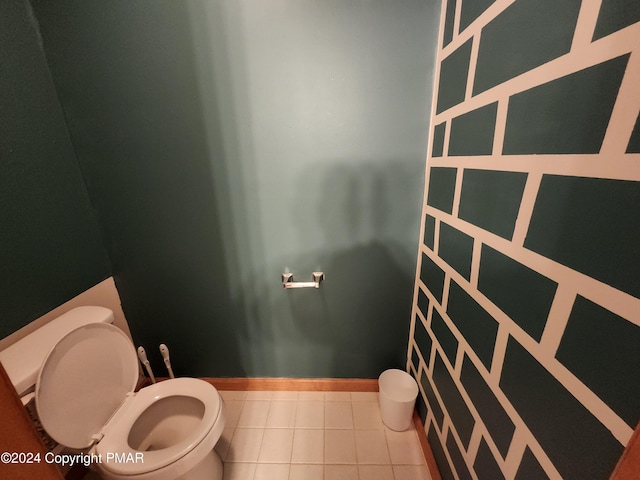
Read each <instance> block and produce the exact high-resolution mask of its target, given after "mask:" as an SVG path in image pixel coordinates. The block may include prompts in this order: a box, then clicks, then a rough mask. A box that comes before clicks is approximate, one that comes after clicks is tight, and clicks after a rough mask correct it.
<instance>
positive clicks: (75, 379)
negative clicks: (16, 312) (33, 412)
mask: <svg viewBox="0 0 640 480" xmlns="http://www.w3.org/2000/svg"><path fill="white" fill-rule="evenodd" d="M138 372H139V370H138V360H137V356H136V352H135V349H134V347H133V345H132V344H131V341H130V340H129V338H128V337H127V336H126V335H125V334H124V332H122V330H120V329H118V328H117V327H114V326H113V325H110V324H108V323H88V324H86V325H83V326H80V327H78V328H75V329H73V330H71V331H70V332H69V333H67V334H66V335H65V336H64V337H62V338H61V339H60V340H59V341H58V342H57V343H56V344H55V346H54V347H53V348H52V349H51V351H50V352H49V354H48V355H47V356H46V358H45V360H44V362H43V364H42V368H41V369H40V370H39V373H38V377H37V381H36V388H35V402H36V407H37V411H38V416H39V418H40V421H41V423H42V426H43V427H44V429H45V430H46V431H47V433H48V434H49V435H50V436H51V437H52V438H53V439H54V440H56V441H57V442H58V443H60V444H61V445H64V446H67V447H70V448H73V449H76V450H80V451H83V452H86V453H88V454H90V455H91V458H92V459H93V460H92V462H91V464H92V467H93V468H95V470H96V471H97V473H98V474H99V475H100V476H101V477H102V478H105V479H129V480H143V479H144V480H178V479H179V480H200V479H208V480H221V479H222V470H223V467H222V461H221V460H220V458H219V456H218V455H217V453H216V452H215V450H214V447H215V445H216V443H217V441H218V440H219V438H220V436H221V434H222V430H223V428H224V424H225V408H224V402H223V400H222V398H221V397H220V395H219V393H218V391H217V390H216V389H215V387H213V386H212V385H210V384H209V383H207V382H205V381H203V380H199V379H195V378H176V379H171V380H166V381H163V382H159V383H156V384H154V385H151V386H148V387H146V388H143V389H141V390H140V391H138V392H134V389H135V385H136V383H137V380H138Z"/></svg>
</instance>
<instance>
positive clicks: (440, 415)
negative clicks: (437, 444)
mask: <svg viewBox="0 0 640 480" xmlns="http://www.w3.org/2000/svg"><path fill="white" fill-rule="evenodd" d="M420 385H422V389H423V390H424V393H425V395H426V396H427V399H426V400H427V403H428V406H429V408H431V413H432V415H433V418H434V420H435V421H436V424H437V425H438V428H440V430H441V431H442V422H443V421H444V412H443V410H442V405H440V402H439V401H438V399H437V398H436V395H435V394H434V393H433V385H431V381H430V380H429V378H428V377H427V375H426V374H425V372H424V371H423V372H422V375H421V376H420Z"/></svg>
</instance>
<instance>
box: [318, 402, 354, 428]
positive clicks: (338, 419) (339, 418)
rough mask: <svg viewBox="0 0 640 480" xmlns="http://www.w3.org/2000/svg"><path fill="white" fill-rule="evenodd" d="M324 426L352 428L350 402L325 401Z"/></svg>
mask: <svg viewBox="0 0 640 480" xmlns="http://www.w3.org/2000/svg"><path fill="white" fill-rule="evenodd" d="M324 428H337V429H353V413H352V409H351V402H325V403H324Z"/></svg>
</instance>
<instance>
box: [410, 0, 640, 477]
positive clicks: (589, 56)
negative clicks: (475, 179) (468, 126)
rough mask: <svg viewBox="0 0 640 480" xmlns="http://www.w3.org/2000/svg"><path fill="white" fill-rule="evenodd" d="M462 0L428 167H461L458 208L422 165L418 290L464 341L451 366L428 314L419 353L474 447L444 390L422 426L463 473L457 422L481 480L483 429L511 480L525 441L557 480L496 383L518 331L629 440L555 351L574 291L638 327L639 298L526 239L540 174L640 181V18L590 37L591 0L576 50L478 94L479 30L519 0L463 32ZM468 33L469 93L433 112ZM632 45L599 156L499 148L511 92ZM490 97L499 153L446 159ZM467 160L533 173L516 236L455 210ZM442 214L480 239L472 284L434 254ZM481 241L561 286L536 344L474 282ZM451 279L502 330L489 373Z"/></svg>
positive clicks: (503, 2) (442, 53)
mask: <svg viewBox="0 0 640 480" xmlns="http://www.w3.org/2000/svg"><path fill="white" fill-rule="evenodd" d="M450 1H452V0H450ZM455 1H456V6H455V15H454V27H453V32H452V33H453V35H452V41H451V42H450V43H449V44H448V45H447V46H446V47H444V48H443V47H442V43H443V36H444V24H445V16H446V7H447V5H446V4H447V2H446V1H444V2H443V4H442V9H441V16H440V18H441V23H440V25H441V28H440V35H439V37H438V38H439V40H438V41H439V45H438V55H437V57H438V60H437V66H436V74H435V81H434V84H435V89H434V101H433V104H432V112H431V125H438V124H441V123H443V122H444V124H445V135H444V137H445V138H444V145H443V156H442V157H437V158H432V157H431V149H432V143H433V138H431V142H430V144H429V145H430V146H429V150H428V151H429V154H428V164H427V166H428V167H450V168H457V169H458V171H457V176H456V187H455V196H454V207H453V211H452V214H451V215H449V214H447V213H444V212H441V211H439V210H437V209H435V208H433V207H430V206H427V205H426V199H427V195H428V191H427V190H428V176H429V168H427V171H426V172H425V194H424V203H423V205H424V208H423V218H422V225H421V238H423V235H424V220H425V213H428V214H429V215H431V216H432V217H434V218H435V225H436V226H435V229H434V230H435V231H434V251H433V252H431V251H430V250H429V249H427V248H426V247H424V246H423V245H421V247H420V248H419V252H418V262H417V263H418V265H417V268H416V279H417V281H416V290H415V294H416V295H417V288H422V289H423V291H424V292H425V294H426V295H427V297H428V298H429V301H430V306H429V310H430V311H429V312H428V314H427V316H428V317H430V316H431V315H432V311H431V310H432V309H433V308H438V311H439V313H440V314H441V316H442V318H443V320H444V321H445V323H446V324H447V326H448V327H449V329H450V330H451V332H452V333H453V335H454V336H455V337H456V338H457V340H458V342H459V345H458V352H457V356H456V359H455V362H454V365H451V364H450V362H449V359H448V358H447V357H446V355H444V353H443V352H442V348H441V346H440V345H439V342H438V341H437V339H435V338H434V337H435V336H434V335H433V333H432V332H431V330H430V322H428V323H429V325H428V326H429V328H428V329H427V332H428V334H429V335H430V337H431V338H432V342H433V345H434V347H432V349H431V354H430V358H429V359H428V362H425V360H426V359H423V358H422V352H419V358H420V359H422V361H423V362H424V363H423V364H422V365H421V366H420V368H423V369H424V371H425V373H426V374H427V376H428V377H429V381H431V382H432V383H433V380H432V370H433V364H434V358H435V354H436V351H440V355H441V358H442V359H443V362H444V364H445V368H447V369H448V370H449V374H450V375H451V376H452V378H453V380H454V383H455V384H456V386H457V388H458V389H459V390H460V393H461V395H462V397H463V399H464V401H465V403H466V404H467V406H468V408H469V410H470V411H471V414H472V415H473V417H474V418H475V420H476V425H475V427H474V430H473V432H472V435H471V440H470V444H469V448H468V449H467V451H466V452H465V451H464V450H463V449H462V448H460V439H459V436H458V434H457V432H456V430H455V427H454V426H453V424H452V422H451V419H450V417H449V414H448V412H447V406H446V405H445V404H444V402H442V398H441V397H440V393H439V392H438V391H437V390H435V389H434V394H435V396H436V398H438V400H439V401H440V403H441V405H442V406H443V411H444V415H445V416H444V421H443V430H442V434H440V433H439V432H438V428H437V427H436V426H435V420H434V418H433V415H432V410H431V409H429V412H428V414H427V420H426V421H425V428H428V427H429V422H431V423H433V424H434V428H435V431H436V434H437V436H438V438H439V439H440V443H441V444H442V447H443V449H444V451H445V456H446V458H447V461H448V462H449V464H450V466H451V469H452V471H453V472H454V476H456V478H457V475H456V473H455V467H454V466H453V462H452V461H451V458H450V455H449V453H448V452H447V449H446V443H445V440H446V436H447V431H448V430H451V434H452V435H453V438H454V440H455V441H456V442H457V444H458V448H460V451H461V453H462V455H463V458H464V459H465V462H466V463H467V465H468V467H469V471H470V472H471V476H472V477H473V478H474V480H477V477H476V475H475V473H474V472H473V468H472V467H473V462H474V460H475V456H476V453H477V449H478V446H479V444H480V439H481V437H485V439H486V441H487V444H488V445H489V448H490V449H491V451H492V453H493V455H494V456H495V458H496V461H497V462H498V464H499V466H500V468H501V469H502V470H503V472H504V473H505V478H506V479H507V480H512V479H513V478H514V476H515V474H516V472H517V470H518V467H519V465H520V462H521V460H522V455H523V453H524V452H525V449H526V448H527V447H528V448H529V449H530V450H531V451H532V452H533V454H534V455H535V456H536V458H537V460H538V462H539V463H540V465H541V466H542V468H543V469H544V470H545V471H546V473H547V475H548V476H549V478H551V479H552V480H561V476H560V474H559V473H558V471H557V470H556V469H555V467H554V465H553V464H552V463H551V461H550V460H549V458H548V456H547V455H546V453H545V452H544V451H543V449H542V448H541V446H540V445H539V444H538V442H537V441H536V439H535V438H534V436H533V435H532V433H531V432H530V431H529V430H528V427H527V426H526V425H525V424H524V422H523V421H522V419H521V418H520V417H519V415H518V413H517V412H516V411H515V409H514V408H513V407H512V406H511V404H510V402H509V401H508V399H507V398H506V396H505V395H504V394H503V393H502V391H501V389H500V388H499V382H500V373H501V370H502V365H503V362H504V355H505V350H506V344H507V340H508V338H509V336H512V337H513V338H515V339H516V341H518V342H519V343H520V344H521V345H522V346H523V347H524V348H525V349H526V350H527V351H529V352H530V353H531V355H533V356H534V358H536V360H537V361H539V362H540V364H541V365H542V366H543V367H544V368H546V369H547V370H548V371H549V372H550V374H551V375H552V376H553V377H555V378H556V379H557V380H558V381H559V382H560V383H561V384H562V385H563V386H564V387H565V388H566V389H567V390H568V391H569V392H570V393H571V394H573V395H574V396H575V397H576V398H577V399H578V400H579V401H580V402H581V403H582V404H583V405H584V406H585V408H587V409H588V410H589V411H590V412H591V413H592V414H593V415H594V416H595V417H596V418H597V419H598V420H600V421H601V422H602V423H603V424H604V426H605V427H606V428H608V429H609V430H610V431H611V432H612V433H613V434H614V436H615V437H616V438H617V439H618V440H619V441H620V442H621V443H622V444H626V443H627V441H628V440H629V438H630V436H631V433H632V429H631V428H630V427H629V426H628V425H626V423H625V422H624V421H622V419H621V418H619V417H618V416H617V414H616V413H615V412H613V411H612V410H611V409H610V408H609V407H608V406H607V405H606V404H605V403H604V402H603V401H602V400H601V399H599V398H598V397H597V396H596V395H595V394H594V393H593V392H592V391H591V390H589V389H588V388H587V387H586V386H585V385H584V384H583V383H582V382H581V381H580V380H579V379H578V378H577V377H575V376H574V375H573V374H572V373H571V372H570V371H569V370H568V369H567V368H566V367H564V366H563V365H562V364H561V363H560V362H558V361H557V360H556V359H555V353H556V351H557V349H558V346H559V344H560V342H561V339H562V335H563V333H564V330H565V328H566V324H567V321H568V319H569V315H570V312H571V309H572V306H573V303H574V301H575V298H576V296H577V295H581V296H583V297H585V298H587V299H589V300H591V301H593V302H595V303H596V304H598V305H601V306H602V307H603V308H606V309H608V310H610V311H611V312H613V313H615V314H617V315H619V316H621V317H623V318H626V319H627V320H629V321H630V322H632V323H633V324H635V325H638V326H640V299H639V298H636V297H633V296H632V295H629V294H627V293H624V292H622V291H619V290H617V289H615V288H613V287H611V286H609V285H607V284H605V283H603V282H600V281H598V280H596V279H593V278H590V277H588V276H587V275H584V274H582V273H580V272H577V271H574V270H572V269H570V268H568V267H565V266H564V265H561V264H559V263H557V262H554V261H553V260H551V259H548V258H546V257H543V256H541V255H539V254H536V253H535V252H532V251H529V250H527V249H525V248H524V247H523V245H524V241H525V238H526V234H527V230H528V227H529V222H530V219H531V215H532V213H533V208H534V204H535V199H536V196H537V193H538V189H539V186H540V182H541V179H542V177H543V175H565V176H581V177H588V178H603V179H614V180H631V181H640V154H625V151H626V147H627V142H628V139H629V137H630V135H631V132H632V130H633V128H634V125H635V122H636V119H637V117H638V111H639V110H640V95H639V94H638V85H640V42H638V39H640V22H638V23H636V24H634V25H630V26H628V27H626V28H623V29H621V30H620V31H618V32H615V33H613V34H611V35H608V36H606V37H604V38H601V39H598V40H597V41H595V42H592V41H591V39H592V37H593V32H594V29H595V25H596V23H597V19H598V15H599V10H600V6H601V3H602V0H584V1H583V2H582V4H581V7H580V12H579V15H578V19H577V23H576V28H575V31H574V36H573V41H572V44H571V49H570V52H569V53H567V54H566V55H563V56H561V57H558V58H556V59H554V60H552V61H550V62H547V63H546V64H544V65H541V66H539V67H537V68H534V69H532V70H530V71H527V72H525V73H523V74H521V75H519V76H517V77H514V78H512V79H510V80H508V81H506V82H504V83H502V84H500V85H498V86H496V87H493V88H491V89H489V90H487V91H485V92H482V93H480V94H478V95H477V96H475V97H472V96H471V93H472V91H473V90H472V89H473V85H472V82H473V78H474V73H475V65H476V63H477V56H478V51H479V40H480V34H481V31H482V28H483V27H484V26H485V25H486V24H487V23H488V22H489V21H491V20H493V19H494V18H495V17H497V16H498V15H499V14H500V13H501V12H502V11H504V10H505V9H506V8H508V7H509V6H510V5H511V4H513V3H514V1H515V0H497V1H496V2H494V3H493V4H492V5H491V6H490V7H489V8H488V9H487V10H486V11H485V12H484V13H483V14H482V15H480V16H479V17H478V18H477V19H476V20H474V21H473V22H472V23H471V25H469V26H468V27H467V28H466V29H465V30H464V31H462V32H460V17H461V2H460V0H455ZM471 38H473V40H472V49H471V50H472V51H471V58H470V68H469V72H468V78H467V85H466V91H465V101H463V102H462V103H460V104H458V105H455V106H453V107H451V108H449V109H448V110H446V111H444V112H442V113H440V114H436V113H435V108H436V101H437V92H438V87H439V85H438V83H439V78H440V62H441V60H442V59H443V58H446V57H448V56H449V55H450V54H451V53H453V52H454V51H455V50H457V49H458V48H459V47H460V46H461V45H463V44H464V43H466V42H467V41H468V40H469V39H471ZM634 50H635V51H634ZM627 53H631V55H630V57H629V62H628V64H627V70H626V72H625V75H624V78H623V80H622V83H621V85H620V90H619V92H618V96H617V99H616V102H615V105H614V108H613V112H612V115H611V118H610V122H609V125H608V128H607V131H606V133H605V137H604V140H603V143H602V148H601V151H600V154H595V155H514V156H507V155H502V149H503V145H504V131H505V125H506V117H507V113H508V100H509V98H510V97H511V96H512V95H514V94H517V93H519V92H522V91H525V90H529V89H531V88H533V87H536V86H538V85H542V84H545V83H548V82H550V81H553V80H556V79H558V78H561V77H564V76H566V75H569V74H572V73H575V72H577V71H580V70H583V69H585V68H589V67H591V66H594V65H597V64H600V63H602V62H605V61H607V60H610V59H613V58H616V57H618V56H621V55H624V54H627ZM493 102H498V111H497V116H496V129H495V132H494V144H493V155H492V156H490V157H487V156H483V157H449V156H448V153H449V152H448V148H449V141H450V130H451V120H452V119H453V118H455V117H457V116H459V115H461V114H464V113H467V112H469V111H472V110H475V109H477V108H480V107H482V106H485V105H488V104H491V103H493ZM432 132H433V128H432V131H431V132H430V137H432V136H433V135H432ZM465 168H468V169H480V170H497V171H509V172H524V173H527V174H528V177H527V183H526V185H525V190H524V193H523V197H522V200H521V205H520V209H519V214H518V219H517V220H516V225H515V229H514V234H513V239H512V241H508V240H505V239H503V238H501V237H499V236H497V235H494V234H491V233H490V232H487V231H485V230H482V229H481V228H478V227H476V226H474V225H472V224H469V223H467V222H465V221H463V220H461V219H458V218H456V217H457V214H458V211H459V202H460V192H461V181H462V174H463V169H465ZM441 221H445V222H447V224H449V225H451V226H452V227H454V228H457V229H458V230H460V231H461V232H463V233H465V234H467V235H470V236H471V237H473V238H474V245H473V252H472V269H471V277H470V281H469V282H468V281H467V280H465V279H464V278H463V277H462V276H460V275H459V274H458V273H457V272H456V271H454V270H453V269H452V268H451V267H449V266H448V265H447V264H446V262H444V261H443V260H442V259H441V258H440V257H438V256H437V252H438V250H439V232H440V222H441ZM482 244H486V245H488V246H490V247H491V248H494V249H496V250H498V251H499V252H502V253H503V254H506V255H508V256H509V257H511V258H513V259H514V260H515V261H518V262H520V263H522V264H523V265H525V266H527V267H529V268H531V269H533V270H534V271H537V272H538V273H540V274H542V275H544V276H546V277H548V278H550V279H551V280H553V281H555V282H556V283H557V284H558V288H557V291H556V294H555V296H554V299H553V303H552V305H551V308H550V311H549V315H548V319H547V322H546V324H545V329H544V331H543V334H542V337H541V340H540V342H539V343H538V342H536V341H535V340H534V339H532V338H531V337H529V335H528V334H527V333H526V332H524V330H522V329H521V328H520V327H519V326H518V325H517V324H516V323H515V322H514V321H512V320H511V319H510V318H509V317H507V316H506V315H505V314H504V313H503V312H502V311H501V310H500V309H499V308H498V307H497V306H495V305H494V304H493V303H492V302H490V301H489V300H488V299H487V298H486V297H484V295H482V294H481V293H480V292H479V291H478V290H477V284H478V272H479V264H480V260H481V258H480V257H481V246H482ZM422 254H426V255H427V256H429V258H430V259H431V260H432V261H433V262H434V263H436V264H437V265H438V266H439V267H440V268H442V269H443V271H444V272H445V285H444V288H443V302H442V303H443V305H442V306H440V304H439V303H438V301H437V300H436V299H435V298H434V297H433V295H431V292H429V291H428V290H427V289H426V287H425V286H424V285H423V284H422V282H421V281H420V280H419V275H420V266H421V258H422ZM451 280H454V281H456V282H457V283H458V284H459V285H460V286H462V287H463V288H464V289H465V290H466V291H467V293H468V294H469V295H471V296H472V298H474V300H475V301H476V302H478V304H479V305H480V306H482V307H483V308H484V309H485V310H486V311H487V312H488V313H489V314H490V315H491V316H492V317H493V318H494V319H495V320H496V321H497V322H498V334H497V338H496V344H495V348H494V354H493V358H492V364H491V369H490V371H487V369H486V368H485V366H484V364H483V363H482V362H481V361H480V360H479V358H478V357H477V356H476V354H475V352H473V351H472V350H471V348H470V347H469V345H468V344H467V343H466V341H465V339H464V337H462V335H461V334H460V332H459V331H458V330H457V328H456V327H455V324H453V322H452V321H451V319H450V318H449V317H448V316H447V315H446V308H447V300H448V290H449V285H450V281H451ZM415 298H416V296H415V295H414V303H415ZM436 305H437V306H436ZM414 309H415V305H414ZM443 312H444V313H443ZM414 318H416V315H415V314H413V313H412V322H413V319H414ZM419 318H421V317H419ZM424 320H426V319H422V318H421V321H424ZM412 334H413V326H412ZM410 348H411V347H410ZM465 354H466V355H467V356H468V357H469V359H470V361H471V362H472V363H473V364H474V365H475V367H476V369H477V370H478V372H480V375H481V376H482V377H483V379H484V380H485V382H487V384H488V385H489V387H490V388H491V389H492V391H493V393H494V395H495V396H496V398H497V400H498V402H499V403H500V404H501V405H502V406H503V408H504V409H505V412H506V413H507V415H508V416H509V417H510V418H511V420H512V421H513V423H514V425H515V432H514V436H513V439H512V442H511V444H510V447H509V450H508V452H507V455H506V457H505V458H504V460H503V459H502V457H501V455H500V454H499V452H498V450H497V448H496V446H495V444H494V443H493V440H492V439H491V437H490V436H489V433H488V431H487V429H486V426H485V425H484V424H483V422H482V420H480V417H479V415H478V412H477V411H476V410H475V407H474V406H473V405H472V404H471V401H470V398H469V397H468V395H467V393H466V391H465V390H464V388H463V387H462V384H461V382H460V379H459V375H460V372H461V365H462V360H463V357H464V355H465ZM429 365H430V366H431V370H429ZM418 373H419V372H416V375H417V374H418ZM425 398H426V396H425Z"/></svg>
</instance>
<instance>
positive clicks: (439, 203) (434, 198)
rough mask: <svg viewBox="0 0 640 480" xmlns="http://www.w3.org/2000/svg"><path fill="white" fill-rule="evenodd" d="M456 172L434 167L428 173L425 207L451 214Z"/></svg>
mask: <svg viewBox="0 0 640 480" xmlns="http://www.w3.org/2000/svg"><path fill="white" fill-rule="evenodd" d="M457 172H458V171H457V169H455V168H444V167H434V168H432V169H431V170H430V171H429V195H428V196H427V205H430V206H432V207H434V208H437V209H438V210H442V211H443V212H447V213H451V210H453V195H454V193H455V189H456V175H457Z"/></svg>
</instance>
